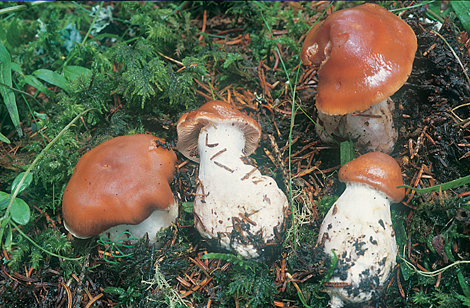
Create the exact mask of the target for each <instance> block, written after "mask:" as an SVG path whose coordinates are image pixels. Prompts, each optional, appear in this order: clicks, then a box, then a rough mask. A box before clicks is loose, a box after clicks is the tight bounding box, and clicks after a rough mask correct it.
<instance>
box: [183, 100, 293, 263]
mask: <svg viewBox="0 0 470 308" xmlns="http://www.w3.org/2000/svg"><path fill="white" fill-rule="evenodd" d="M177 131H178V142H177V148H178V150H179V151H180V152H181V153H182V154H183V155H185V156H186V157H187V158H189V159H191V160H193V161H196V162H199V163H200V166H199V176H198V183H197V189H196V197H195V200H194V225H195V226H196V228H197V230H198V231H199V233H200V234H201V235H202V237H204V238H206V239H209V240H211V242H215V243H216V244H218V245H219V246H221V247H222V248H225V249H227V250H231V251H236V252H237V253H239V254H240V255H241V256H242V257H244V258H257V257H260V256H261V255H262V254H263V251H266V250H265V248H266V246H268V244H269V246H270V245H271V244H274V243H278V242H279V238H278V237H277V236H276V234H277V233H280V231H281V228H282V226H283V222H284V216H285V211H286V209H287V198H286V196H285V195H284V193H283V192H282V191H281V190H280V189H279V188H278V186H277V184H276V182H275V181H274V180H273V179H272V178H270V177H267V176H263V175H261V173H260V171H259V170H258V169H257V168H256V167H254V166H252V165H251V164H249V158H248V156H249V155H250V154H251V153H252V152H254V150H255V149H256V147H257V146H258V141H259V138H260V136H261V128H260V126H259V124H258V123H257V122H256V121H255V120H254V119H252V118H251V117H249V116H247V115H245V114H243V113H242V112H240V111H239V110H237V109H235V107H233V106H232V105H230V104H227V103H225V102H223V101H211V102H208V103H206V104H204V105H203V106H201V107H200V108H199V109H198V110H196V111H192V112H189V113H185V114H183V115H182V116H181V118H180V119H179V121H178V124H177Z"/></svg>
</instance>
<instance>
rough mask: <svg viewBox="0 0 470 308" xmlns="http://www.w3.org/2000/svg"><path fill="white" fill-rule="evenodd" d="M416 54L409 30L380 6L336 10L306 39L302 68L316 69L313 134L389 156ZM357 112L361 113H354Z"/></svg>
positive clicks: (325, 139) (303, 47)
mask: <svg viewBox="0 0 470 308" xmlns="http://www.w3.org/2000/svg"><path fill="white" fill-rule="evenodd" d="M416 49H417V40H416V36H415V34H414V32H413V30H412V29H411V27H410V26H408V24H407V23H406V22H404V21H403V20H401V19H400V18H399V17H397V16H396V15H394V14H392V13H390V12H388V11H387V10H386V9H384V8H383V7H381V6H379V5H377V4H373V3H366V4H363V5H360V6H357V7H355V8H351V9H344V10H340V11H337V12H335V13H333V14H331V15H330V16H328V18H326V19H325V20H324V21H323V22H320V23H318V24H317V25H315V26H314V27H313V28H312V29H311V30H310V32H309V33H308V34H307V37H306V38H305V42H304V44H303V46H302V51H301V58H302V62H303V63H304V64H307V65H310V64H314V65H320V69H319V70H318V88H317V97H316V106H317V109H318V121H317V122H318V123H317V124H319V127H317V133H318V134H319V136H320V138H321V139H322V140H323V141H328V140H331V139H330V138H329V136H328V135H327V134H325V133H324V132H323V131H322V130H321V128H322V129H323V130H325V131H326V132H327V133H329V134H332V135H337V136H339V137H342V138H344V137H347V136H348V134H349V135H350V136H351V138H353V139H357V143H356V146H358V147H359V148H362V149H367V150H370V151H381V152H385V153H388V152H391V151H392V150H393V146H394V144H395V142H396V139H397V136H398V134H397V131H396V129H395V128H394V125H393V118H392V111H393V109H394V105H393V103H390V102H388V101H387V98H388V97H389V96H391V95H392V94H394V93H395V92H396V91H397V90H398V89H400V87H401V86H402V85H403V84H404V83H405V82H406V80H407V79H408V76H409V75H410V73H411V69H412V66H413V60H414V56H415V52H416ZM356 112H359V114H352V113H356Z"/></svg>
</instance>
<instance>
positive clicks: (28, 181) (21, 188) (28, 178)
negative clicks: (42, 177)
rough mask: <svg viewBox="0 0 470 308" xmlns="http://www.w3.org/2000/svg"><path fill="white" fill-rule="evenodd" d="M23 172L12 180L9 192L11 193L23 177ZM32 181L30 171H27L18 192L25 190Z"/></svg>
mask: <svg viewBox="0 0 470 308" xmlns="http://www.w3.org/2000/svg"><path fill="white" fill-rule="evenodd" d="M24 174H25V172H21V173H20V174H18V175H17V176H16V178H15V179H14V180H13V184H11V193H13V192H14V191H15V190H16V188H17V187H18V184H19V183H20V181H21V179H22V178H23V176H24ZM32 181H33V175H32V174H31V173H28V175H27V176H26V178H25V179H24V181H23V184H21V187H20V190H19V191H18V193H20V192H22V191H23V190H25V189H26V188H27V187H28V186H29V185H31V182H32Z"/></svg>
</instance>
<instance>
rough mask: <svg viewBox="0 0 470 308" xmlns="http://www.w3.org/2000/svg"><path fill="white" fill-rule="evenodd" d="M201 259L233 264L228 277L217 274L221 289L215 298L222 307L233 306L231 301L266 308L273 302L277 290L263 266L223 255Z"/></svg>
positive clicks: (209, 254)
mask: <svg viewBox="0 0 470 308" xmlns="http://www.w3.org/2000/svg"><path fill="white" fill-rule="evenodd" d="M201 259H221V260H225V261H227V262H232V264H233V265H232V270H231V271H230V274H229V277H226V276H224V275H223V274H220V273H219V283H220V285H221V286H223V288H222V289H221V292H218V293H217V295H216V298H217V300H218V301H220V303H221V305H225V306H224V307H230V305H233V304H231V303H232V300H231V299H236V300H237V301H238V302H239V303H240V305H242V306H245V305H246V307H253V308H256V307H266V305H268V304H270V303H272V301H273V300H274V295H275V294H276V293H277V288H276V285H275V284H274V282H273V280H272V277H271V274H270V273H269V269H268V267H267V266H266V265H265V264H261V263H257V262H255V261H252V260H244V259H242V258H241V257H240V256H234V255H231V254H225V253H208V254H206V255H204V256H202V257H201ZM227 278H228V279H227ZM232 307H233V306H232Z"/></svg>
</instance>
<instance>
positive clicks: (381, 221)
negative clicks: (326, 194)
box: [318, 152, 405, 308]
mask: <svg viewBox="0 0 470 308" xmlns="http://www.w3.org/2000/svg"><path fill="white" fill-rule="evenodd" d="M339 180H340V181H342V182H345V183H346V189H345V191H344V192H343V194H342V195H341V196H340V197H339V199H338V200H336V202H335V203H334V204H333V206H332V207H331V209H330V210H329V212H328V213H327V214H326V216H325V218H324V220H323V222H322V224H321V227H320V232H319V238H318V245H323V249H324V251H325V253H331V251H332V250H333V251H334V252H335V254H336V256H337V265H336V268H335V270H334V272H333V275H332V277H331V278H330V281H329V282H327V283H326V291H327V292H328V293H329V294H330V296H331V300H330V306H331V307H332V308H338V307H342V306H343V304H344V303H348V302H352V303H360V302H365V301H368V300H370V299H371V298H373V296H374V294H376V293H377V292H379V291H380V289H381V287H382V286H383V285H384V283H385V281H386V280H387V278H388V276H389V274H390V272H391V270H392V269H393V267H394V266H395V264H396V255H397V244H396V240H395V232H394V231H393V226H392V220H391V215H390V203H391V202H394V203H397V202H400V201H401V200H402V199H403V198H404V196H405V189H404V188H397V186H399V185H403V178H402V175H401V170H400V167H399V166H398V164H397V162H396V161H395V160H394V159H393V158H392V157H390V156H389V155H387V154H385V153H381V152H370V153H367V154H364V155H362V156H359V157H358V158H356V159H354V160H352V161H350V162H348V163H346V164H344V165H343V166H342V167H341V169H340V170H339ZM338 285H339V286H338Z"/></svg>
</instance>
